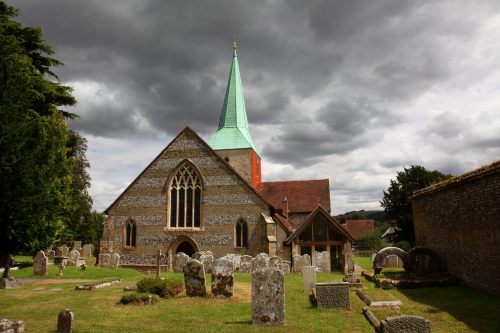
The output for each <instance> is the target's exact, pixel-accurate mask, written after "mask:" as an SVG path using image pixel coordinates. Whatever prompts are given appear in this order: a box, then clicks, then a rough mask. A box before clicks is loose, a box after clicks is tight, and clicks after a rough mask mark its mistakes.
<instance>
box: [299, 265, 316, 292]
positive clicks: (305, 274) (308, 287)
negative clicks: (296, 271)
mask: <svg viewBox="0 0 500 333" xmlns="http://www.w3.org/2000/svg"><path fill="white" fill-rule="evenodd" d="M302 278H303V279H304V291H305V292H308V293H310V292H311V291H312V290H313V288H314V287H315V286H316V266H303V267H302Z"/></svg>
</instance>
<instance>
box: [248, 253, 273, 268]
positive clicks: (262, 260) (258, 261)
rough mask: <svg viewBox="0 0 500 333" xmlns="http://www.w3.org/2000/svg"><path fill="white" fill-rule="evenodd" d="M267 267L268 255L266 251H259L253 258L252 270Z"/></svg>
mask: <svg viewBox="0 0 500 333" xmlns="http://www.w3.org/2000/svg"><path fill="white" fill-rule="evenodd" d="M268 267H269V256H268V255H267V253H259V254H258V255H256V256H255V258H253V262H252V272H255V271H256V270H259V269H264V268H268Z"/></svg>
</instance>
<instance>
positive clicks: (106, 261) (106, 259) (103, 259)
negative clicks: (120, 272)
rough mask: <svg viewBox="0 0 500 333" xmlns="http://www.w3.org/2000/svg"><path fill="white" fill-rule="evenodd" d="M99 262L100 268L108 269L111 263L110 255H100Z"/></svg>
mask: <svg viewBox="0 0 500 333" xmlns="http://www.w3.org/2000/svg"><path fill="white" fill-rule="evenodd" d="M99 262H100V263H101V267H106V268H108V267H109V265H110V263H111V255H110V254H109V253H104V254H100V255H99Z"/></svg>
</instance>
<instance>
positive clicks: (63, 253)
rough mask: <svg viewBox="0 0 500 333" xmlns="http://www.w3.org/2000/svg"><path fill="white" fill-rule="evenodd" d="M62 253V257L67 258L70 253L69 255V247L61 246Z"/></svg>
mask: <svg viewBox="0 0 500 333" xmlns="http://www.w3.org/2000/svg"><path fill="white" fill-rule="evenodd" d="M61 251H62V255H63V256H64V257H67V256H68V253H69V247H67V246H66V245H63V246H61Z"/></svg>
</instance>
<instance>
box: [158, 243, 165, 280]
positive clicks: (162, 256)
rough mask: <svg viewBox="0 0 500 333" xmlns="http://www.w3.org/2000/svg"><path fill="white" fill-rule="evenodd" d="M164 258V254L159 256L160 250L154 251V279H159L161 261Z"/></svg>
mask: <svg viewBox="0 0 500 333" xmlns="http://www.w3.org/2000/svg"><path fill="white" fill-rule="evenodd" d="M163 258H165V255H164V254H161V250H160V249H158V250H157V251H156V279H157V280H159V279H160V273H161V260H162V259H163Z"/></svg>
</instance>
